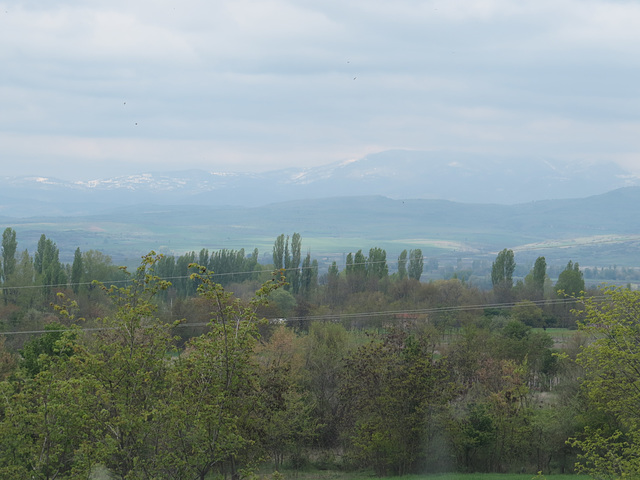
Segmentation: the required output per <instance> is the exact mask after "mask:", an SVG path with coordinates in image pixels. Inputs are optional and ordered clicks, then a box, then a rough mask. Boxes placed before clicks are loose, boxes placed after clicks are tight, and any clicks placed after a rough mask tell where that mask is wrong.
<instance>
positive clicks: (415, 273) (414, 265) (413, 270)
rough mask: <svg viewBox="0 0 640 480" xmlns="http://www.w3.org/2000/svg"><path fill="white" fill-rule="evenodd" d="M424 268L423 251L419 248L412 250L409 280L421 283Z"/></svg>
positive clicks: (410, 253)
mask: <svg viewBox="0 0 640 480" xmlns="http://www.w3.org/2000/svg"><path fill="white" fill-rule="evenodd" d="M423 268H424V258H423V257H422V250H420V249H419V248H416V249H415V250H411V251H410V252H409V278H413V279H414V280H417V281H420V277H421V276H422V270H423Z"/></svg>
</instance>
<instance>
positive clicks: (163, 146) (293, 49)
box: [0, 0, 640, 175]
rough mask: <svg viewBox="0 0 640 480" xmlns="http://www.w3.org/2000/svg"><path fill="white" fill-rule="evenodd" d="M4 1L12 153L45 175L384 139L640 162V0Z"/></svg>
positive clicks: (294, 152)
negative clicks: (639, 56) (638, 157)
mask: <svg viewBox="0 0 640 480" xmlns="http://www.w3.org/2000/svg"><path fill="white" fill-rule="evenodd" d="M0 12H5V13H3V14H2V15H1V16H0V45H2V47H0V62H2V64H3V74H2V79H0V103H1V105H2V108H0V138H1V139H3V143H1V144H0V156H2V158H13V159H15V158H20V159H21V161H23V162H27V160H28V159H30V160H29V161H30V162H31V163H30V165H31V167H30V168H33V169H34V172H33V173H39V172H37V171H35V170H37V169H38V168H42V165H46V163H47V161H49V162H51V161H54V162H55V163H59V164H60V166H59V170H60V171H62V172H64V171H65V170H64V168H65V167H64V165H65V163H67V164H68V165H69V169H68V170H67V171H69V172H72V173H70V174H74V175H75V174H76V173H75V172H77V170H78V168H82V169H83V171H84V170H87V169H88V168H89V167H84V166H82V165H81V161H82V159H83V158H86V159H90V160H91V161H93V162H96V165H97V164H100V165H101V166H102V165H104V168H105V171H106V169H108V165H109V162H111V164H113V165H116V164H117V165H118V168H130V169H138V170H141V169H147V168H148V167H149V166H153V165H158V166H159V167H160V166H162V168H169V167H170V166H171V165H172V164H173V162H175V161H176V158H179V159H180V162H181V166H184V165H185V164H192V165H194V166H202V165H208V164H211V163H215V162H221V163H225V162H226V163H229V164H232V166H233V167H234V169H240V170H246V169H249V168H256V169H265V168H269V167H271V166H276V167H277V166H285V165H289V164H297V165H300V164H307V165H311V164H319V163H328V162H331V161H336V160H344V159H347V158H353V157H354V156H357V155H358V154H360V153H361V152H370V151H371V149H374V148H380V149H385V148H412V149H434V148H439V149H445V150H447V149H448V150H458V151H460V150H462V151H470V152H471V151H481V152H491V151H495V152H500V153H503V154H504V153H506V154H511V155H513V157H514V158H517V157H518V156H522V155H523V154H527V153H529V152H532V151H533V152H536V153H538V154H540V155H545V156H548V157H552V156H554V155H565V156H567V155H569V156H576V157H579V156H589V157H593V156H594V155H602V156H603V158H604V157H605V156H608V157H613V158H617V157H616V156H617V155H620V160H619V161H620V162H621V163H624V164H625V165H629V164H633V162H635V160H634V158H635V157H634V156H633V154H632V152H633V151H634V150H636V149H637V148H638V141H637V140H636V139H637V138H638V135H637V133H638V132H637V128H636V126H637V114H636V112H637V111H638V107H639V106H640V105H638V101H639V100H638V99H637V98H638V97H637V94H636V91H637V86H636V83H637V82H635V78H636V76H637V73H638V67H637V65H636V64H635V62H634V61H633V58H635V52H636V51H637V48H638V41H639V40H640V30H638V29H637V25H638V23H640V6H638V5H637V4H636V3H634V2H626V1H615V0H609V1H605V0H579V1H578V0H553V1H552V0H539V1H535V2H534V1H528V0H527V1H520V2H514V1H513V0H447V1H444V0H430V1H424V0H398V1H397V2H387V1H376V0H369V1H364V0H353V1H349V2H344V1H342V0H341V1H337V0H324V1H319V0H296V1H292V0H291V1H290V0H259V1H258V0H233V1H231V0H221V1H216V2H207V1H204V0H185V1H183V2H167V1H157V0H156V1H151V0H139V1H136V2H130V1H124V0H113V1H103V0H96V1H92V2H84V1H79V0H62V1H56V2H47V1H33V0H25V1H22V2H20V3H14V2H4V3H0ZM136 124H137V125H136ZM221 159H223V160H221ZM39 162H42V163H39ZM25 165H27V163H25ZM79 165H80V167H79ZM25 168H26V167H25ZM72 168H73V169H75V170H72ZM96 168H97V167H96ZM216 168H217V167H216ZM101 171H102V170H101Z"/></svg>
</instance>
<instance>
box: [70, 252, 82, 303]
mask: <svg viewBox="0 0 640 480" xmlns="http://www.w3.org/2000/svg"><path fill="white" fill-rule="evenodd" d="M83 274H84V265H83V264H82V252H80V248H79V247H78V248H76V251H75V253H74V254H73V264H72V265H71V288H72V290H73V293H75V294H76V295H77V294H78V292H79V291H80V286H81V285H80V284H81V283H82V280H83Z"/></svg>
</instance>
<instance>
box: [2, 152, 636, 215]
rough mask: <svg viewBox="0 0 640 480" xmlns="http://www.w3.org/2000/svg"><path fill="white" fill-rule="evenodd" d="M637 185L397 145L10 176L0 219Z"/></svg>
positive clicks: (589, 191)
mask: <svg viewBox="0 0 640 480" xmlns="http://www.w3.org/2000/svg"><path fill="white" fill-rule="evenodd" d="M633 185H640V178H638V177H637V176H634V175H632V174H631V173H630V172H628V171H625V170H623V169H622V168H621V167H619V166H618V165H616V164H614V163H607V162H599V163H585V162H560V161H557V160H556V161H551V160H546V159H534V158H532V159H526V158H520V159H515V160H514V159H507V158H500V157H492V156H482V155H468V154H463V153H450V152H447V153H442V152H423V151H408V150H391V151H385V152H381V153H377V154H372V155H368V156H366V157H364V158H361V159H358V160H351V161H343V162H337V163H332V164H328V165H324V166H320V167H313V168H288V169H281V170H271V171H267V172H262V173H238V172H233V171H227V172H207V171H202V170H186V171H173V172H146V173H140V174H137V175H127V176H116V177H113V178H106V179H87V180H83V181H77V182H70V181H65V180H61V179H56V178H47V177H39V176H25V177H4V178H0V216H6V217H14V218H23V217H28V216H33V215H65V216H69V215H72V216H73V215H89V214H95V213H100V212H104V211H107V210H108V209H111V208H113V207H116V206H126V205H136V204H141V203H146V204H157V205H206V206H222V205H232V206H245V207H256V206H264V205H268V204H271V203H277V202H286V201H292V200H300V199H322V198H328V197H340V196H361V195H381V196H385V197H388V198H391V199H439V200H450V201H455V202H462V203H482V204H494V203H495V204H503V205H512V204H518V203H526V202H531V201H539V200H548V199H566V198H581V197H587V196H591V195H597V194H602V193H605V192H607V191H610V190H614V189H616V188H620V187H625V186H633Z"/></svg>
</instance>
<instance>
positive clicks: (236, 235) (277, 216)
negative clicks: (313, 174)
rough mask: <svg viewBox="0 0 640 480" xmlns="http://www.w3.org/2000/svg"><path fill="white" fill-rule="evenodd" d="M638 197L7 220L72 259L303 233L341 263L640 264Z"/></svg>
mask: <svg viewBox="0 0 640 480" xmlns="http://www.w3.org/2000/svg"><path fill="white" fill-rule="evenodd" d="M639 205H640V187H627V188H622V189H618V190H615V191H612V192H608V193H606V194H602V195H597V196H592V197H587V198H582V199H567V200H546V201H540V202H529V203H526V204H517V205H499V204H465V203H459V202H452V201H448V200H428V199H412V200H395V199H390V198H388V197H383V196H349V197H331V198H325V199H320V200H316V199H307V200H296V201H287V202H280V203H272V204H269V205H265V206H260V207H241V206H225V207H223V206H213V207H212V206H206V205H157V204H137V205H129V206H117V205H113V206H111V208H109V209H104V210H103V211H102V212H101V213H99V214H93V215H64V216H52V215H44V214H43V215H39V216H35V217H30V218H23V219H16V218H7V217H4V218H1V219H0V220H1V221H2V224H4V225H5V226H11V227H12V228H14V229H15V230H16V231H17V233H18V239H19V242H20V248H21V249H22V248H28V249H29V251H33V250H34V248H35V245H36V244H37V241H38V238H39V237H40V235H41V234H42V233H45V234H46V235H47V237H50V238H53V240H54V241H56V242H57V244H58V246H59V248H60V251H61V258H63V260H64V261H71V260H72V257H73V251H74V250H75V249H76V248H77V247H80V249H81V250H82V251H86V250H89V249H96V250H100V251H102V252H104V253H106V254H108V255H111V256H112V257H113V258H114V260H115V261H116V262H118V263H121V262H123V261H124V260H125V259H136V260H137V258H139V255H142V254H144V253H146V252H148V251H150V250H155V251H158V252H162V253H171V254H182V253H184V252H186V251H191V250H195V251H199V250H200V249H201V248H208V249H210V250H217V249H221V248H231V249H239V248H245V249H248V250H252V249H253V248H256V247H257V248H259V250H260V253H261V255H262V257H261V261H264V262H267V263H268V262H269V261H270V254H271V248H272V246H273V241H274V240H275V238H276V237H277V236H278V235H279V234H281V233H287V234H292V233H293V232H299V233H300V234H301V235H302V238H303V248H304V249H305V250H306V249H309V250H310V251H311V253H312V255H313V256H314V257H315V256H318V257H319V258H325V259H336V260H338V261H340V260H341V259H342V255H343V254H344V253H345V252H350V251H351V252H354V251H356V250H358V249H363V250H365V251H368V249H369V248H371V247H373V246H379V247H381V248H385V249H386V250H387V252H388V255H389V257H388V258H390V259H394V258H397V255H398V254H399V253H400V251H401V250H403V249H405V248H407V249H409V248H421V249H422V250H423V252H424V253H425V255H428V256H441V255H445V256H449V257H451V256H453V257H455V258H458V257H464V258H478V259H483V260H486V261H489V262H490V261H491V260H493V259H494V258H495V254H496V252H497V251H499V250H501V249H503V248H513V249H515V250H517V251H518V262H526V261H532V260H535V258H536V257H537V256H538V255H545V256H546V257H547V259H548V260H549V261H550V262H551V261H554V262H559V263H561V264H562V263H565V264H566V262H567V261H568V260H569V259H573V260H574V261H579V262H580V263H581V265H600V266H602V265H605V266H606V265H613V264H618V265H628V266H640V263H638V258H639V257H638V255H637V251H638V248H639V247H640V215H638V213H640V211H639V210H640V207H639ZM132 263H133V264H135V261H134V262H132Z"/></svg>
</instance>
